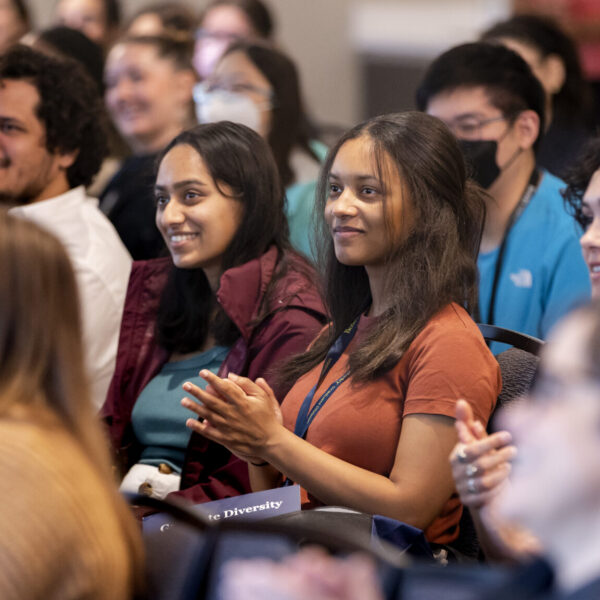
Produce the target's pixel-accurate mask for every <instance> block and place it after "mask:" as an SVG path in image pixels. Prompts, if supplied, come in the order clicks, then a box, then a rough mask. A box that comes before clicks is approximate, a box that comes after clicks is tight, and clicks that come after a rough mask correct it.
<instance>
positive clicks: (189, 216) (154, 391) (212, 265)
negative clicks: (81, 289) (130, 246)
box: [103, 122, 324, 503]
mask: <svg viewBox="0 0 600 600" xmlns="http://www.w3.org/2000/svg"><path fill="white" fill-rule="evenodd" d="M156 204H157V209H156V224H157V227H158V229H159V230H160V231H161V233H162V235H163V237H164V239H165V242H166V244H167V247H168V248H169V250H170V253H171V257H170V258H166V259H157V260H150V261H140V262H137V263H134V266H133V271H132V274H131V278H130V281H129V289H128V293H127V299H126V302H125V310H124V314H123V321H122V325H121V334H120V340H119V350H118V354H117V366H116V370H115V375H114V377H113V380H112V383H111V386H110V389H109V393H108V398H107V401H106V404H105V406H104V409H103V414H104V417H105V419H106V421H107V423H108V426H109V431H110V436H111V440H112V443H113V446H114V449H115V451H116V453H117V456H118V462H119V464H120V466H121V468H122V470H123V474H125V477H124V479H123V483H122V486H121V487H122V489H123V490H124V491H136V492H137V491H141V492H144V493H147V494H149V495H154V496H156V497H164V496H166V495H167V494H168V493H172V492H174V493H176V494H178V495H181V496H184V497H186V498H188V499H190V500H191V501H193V502H196V503H197V502H206V501H209V500H216V499H219V498H224V497H227V496H232V495H236V494H240V493H245V492H247V491H249V489H250V488H249V483H248V473H247V466H246V463H244V462H243V461H240V460H239V459H237V458H236V457H234V456H232V455H231V454H230V453H229V452H228V451H227V450H225V449H224V448H223V447H222V446H219V445H217V444H214V443H212V442H209V441H208V440H207V439H206V438H204V437H202V436H200V435H198V434H195V433H194V434H192V435H191V436H190V434H189V429H187V428H186V427H185V421H186V417H187V414H188V413H187V411H186V410H185V409H183V408H182V407H181V406H180V400H181V396H182V394H181V383H183V381H186V380H187V378H189V377H190V376H191V377H194V378H195V380H197V381H198V382H200V381H201V380H200V378H199V377H198V372H199V371H200V370H201V369H209V370H212V371H213V372H215V373H218V374H219V375H221V376H226V375H227V374H228V373H229V372H234V373H237V374H242V375H246V376H248V377H251V378H253V379H254V378H256V377H258V376H261V377H264V378H265V379H266V380H267V381H269V383H270V385H272V386H274V387H275V389H278V390H279V397H283V396H284V395H285V393H286V392H287V390H288V388H289V387H291V383H292V382H285V381H282V380H279V379H278V378H277V371H276V368H274V367H276V366H277V363H279V362H280V361H281V360H282V359H284V358H288V357H289V356H291V355H292V354H295V353H297V352H300V351H302V350H304V349H305V348H306V346H307V345H308V344H309V342H310V341H311V340H312V339H313V338H314V337H315V335H316V333H317V332H318V330H319V329H320V328H321V326H322V324H323V322H324V311H323V307H322V304H321V300H320V298H319V296H318V293H317V291H316V289H315V287H314V283H313V282H314V280H315V277H314V272H313V271H312V268H311V267H310V266H309V265H308V263H307V262H306V261H305V260H304V259H303V258H301V257H300V256H299V255H297V254H295V253H294V252H293V251H292V250H291V249H290V246H289V242H288V237H287V224H286V220H285V214H284V212H283V206H284V194H283V189H282V187H281V184H280V182H279V177H278V175H277V167H276V166H275V162H274V160H273V157H272V155H271V153H270V151H269V148H268V146H267V145H266V143H265V142H264V141H263V140H262V139H261V138H260V136H258V134H255V133H254V132H253V131H251V130H250V129H248V128H247V127H244V126H243V125H237V124H233V123H229V122H220V123H214V124H209V125H201V126H198V127H196V128H194V129H191V130H189V131H186V132H184V133H182V134H180V135H179V136H177V137H176V138H175V139H174V140H173V141H172V142H171V143H170V144H169V145H168V146H167V148H166V149H165V150H164V152H163V153H162V155H161V158H160V160H159V168H158V173H157V179H156Z"/></svg>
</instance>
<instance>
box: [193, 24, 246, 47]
mask: <svg viewBox="0 0 600 600" xmlns="http://www.w3.org/2000/svg"><path fill="white" fill-rule="evenodd" d="M195 38H196V39H197V40H219V41H225V42H231V43H233V42H239V41H241V40H243V39H244V38H243V36H241V35H238V34H236V33H228V32H227V31H208V30H206V29H202V28H199V29H196V33H195Z"/></svg>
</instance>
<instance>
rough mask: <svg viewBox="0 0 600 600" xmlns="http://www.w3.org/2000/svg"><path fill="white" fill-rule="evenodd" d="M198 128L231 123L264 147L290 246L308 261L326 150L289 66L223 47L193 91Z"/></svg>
mask: <svg viewBox="0 0 600 600" xmlns="http://www.w3.org/2000/svg"><path fill="white" fill-rule="evenodd" d="M194 101H195V103H196V116H197V117H198V121H199V122H200V123H209V122H216V121H233V122H236V123H241V124H243V125H246V126H247V127H250V128H251V129H254V130H255V131H256V132H257V133H259V134H260V135H261V136H262V137H263V138H264V139H266V140H267V142H268V143H269V145H270V147H271V150H272V151H273V154H274V156H275V161H276V163H277V167H278V169H279V175H280V177H281V180H282V181H283V184H284V186H285V188H286V190H285V192H286V199H287V204H286V216H287V218H288V224H289V227H290V241H291V243H292V246H294V248H296V249H297V250H299V251H301V252H302V253H304V254H305V255H307V256H309V257H310V256H314V253H313V240H312V239H311V233H310V232H311V219H312V213H313V209H314V202H315V188H316V179H317V175H318V172H319V166H320V161H321V160H323V159H324V158H325V154H326V153H327V149H326V147H325V146H324V145H323V144H321V143H320V142H317V141H316V140H314V139H311V135H310V127H309V125H308V120H307V118H306V115H305V114H304V110H303V103H302V98H301V94H300V83H299V78H298V73H297V70H296V67H295V65H294V63H293V62H292V61H291V60H290V59H289V58H288V57H287V56H286V55H285V54H283V53H282V52H280V51H279V50H276V49H275V48H272V47H270V46H267V45H263V44H258V43H243V42H238V43H235V44H233V45H232V46H230V47H229V49H228V50H227V51H226V52H225V54H224V55H223V57H222V58H221V60H220V61H219V63H218V64H217V66H216V68H215V70H214V72H213V75H212V76H211V77H210V78H209V79H208V80H206V81H205V82H202V83H200V84H198V85H196V87H195V89H194Z"/></svg>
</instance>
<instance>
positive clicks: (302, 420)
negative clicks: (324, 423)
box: [294, 317, 359, 438]
mask: <svg viewBox="0 0 600 600" xmlns="http://www.w3.org/2000/svg"><path fill="white" fill-rule="evenodd" d="M358 321H359V317H356V319H354V321H352V323H351V324H350V326H349V327H347V328H346V329H344V331H343V332H342V335H340V337H339V338H338V339H337V340H335V342H334V343H333V345H332V346H331V348H330V349H329V351H328V352H327V356H326V357H325V361H324V362H323V368H322V369H321V374H320V375H319V380H318V381H317V383H316V384H315V385H314V386H313V387H312V389H311V390H310V392H308V394H307V395H306V398H304V401H303V402H302V406H300V411H299V412H298V416H297V417H296V425H295V427H294V433H295V434H296V435H297V436H298V437H301V438H303V437H305V436H306V432H307V431H308V428H309V427H310V424H311V423H312V422H313V420H314V418H315V417H316V416H317V413H318V412H319V411H320V410H321V408H322V407H323V405H324V404H325V403H326V402H327V400H329V398H330V397H331V395H332V394H333V393H334V392H335V391H336V390H337V389H338V388H339V387H340V385H342V383H343V382H344V381H346V379H348V377H349V376H350V373H349V372H348V371H346V372H345V373H344V374H343V375H342V376H341V377H338V378H337V379H336V380H335V381H334V382H333V383H332V384H331V385H330V386H329V387H328V388H327V389H326V390H325V392H324V393H323V394H322V395H321V397H320V398H319V399H318V400H317V401H316V402H315V405H314V406H313V407H312V409H311V408H310V405H311V404H312V401H313V398H314V396H315V392H316V391H317V388H318V387H319V385H320V384H321V383H322V382H323V380H324V379H325V377H326V375H327V373H329V371H330V370H331V367H333V365H334V364H335V363H336V362H337V361H338V360H339V358H340V356H341V355H342V354H343V353H344V350H345V349H346V348H347V347H348V345H349V344H350V342H351V341H352V338H353V337H354V334H355V333H356V329H357V328H358Z"/></svg>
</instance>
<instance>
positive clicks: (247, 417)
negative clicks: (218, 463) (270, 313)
mask: <svg viewBox="0 0 600 600" xmlns="http://www.w3.org/2000/svg"><path fill="white" fill-rule="evenodd" d="M200 377H202V378H203V379H205V380H206V381H207V382H208V386H207V388H206V390H202V389H201V388H199V387H198V386H196V385H194V384H192V383H190V382H186V383H184V384H183V389H184V390H185V391H186V392H187V393H188V394H190V395H191V396H193V398H194V399H191V398H188V397H186V398H183V400H182V401H181V404H182V406H184V407H185V408H187V409H189V410H191V411H192V412H194V413H196V414H197V415H198V417H200V419H193V418H190V419H188V420H187V421H186V426H187V427H189V428H190V429H191V430H192V431H195V432H197V433H199V434H201V435H203V436H204V437H206V438H208V439H210V440H212V441H214V442H217V443H219V444H221V445H223V446H225V447H226V448H227V449H228V450H229V451H230V452H232V453H233V454H235V455H236V456H238V457H239V458H241V459H243V460H245V461H247V462H251V463H257V462H261V461H264V460H267V459H266V457H265V456H264V452H265V449H266V448H267V447H268V446H269V445H270V444H272V443H273V442H274V440H275V439H276V436H277V432H278V431H279V430H280V429H281V428H282V427H283V425H282V422H283V419H282V416H281V410H280V408H279V403H278V402H277V398H275V394H274V393H273V390H272V389H271V388H270V386H269V384H268V383H267V382H266V381H265V380H264V379H262V378H261V377H259V378H258V379H257V380H256V381H255V382H254V381H252V380H251V379H248V378H247V377H240V376H239V375H234V374H233V373H230V374H229V375H228V376H227V378H221V377H218V376H217V375H215V374H214V373H211V372H210V371H206V370H203V371H200Z"/></svg>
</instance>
